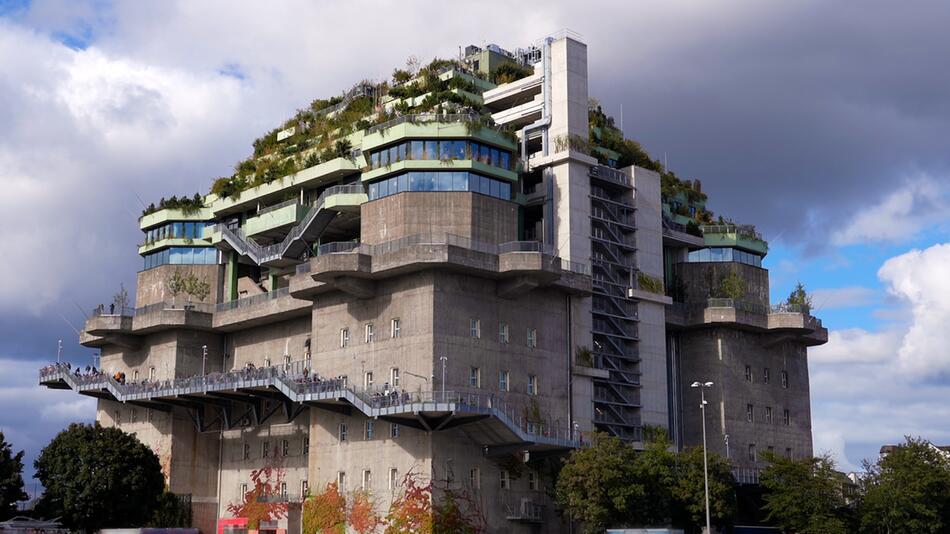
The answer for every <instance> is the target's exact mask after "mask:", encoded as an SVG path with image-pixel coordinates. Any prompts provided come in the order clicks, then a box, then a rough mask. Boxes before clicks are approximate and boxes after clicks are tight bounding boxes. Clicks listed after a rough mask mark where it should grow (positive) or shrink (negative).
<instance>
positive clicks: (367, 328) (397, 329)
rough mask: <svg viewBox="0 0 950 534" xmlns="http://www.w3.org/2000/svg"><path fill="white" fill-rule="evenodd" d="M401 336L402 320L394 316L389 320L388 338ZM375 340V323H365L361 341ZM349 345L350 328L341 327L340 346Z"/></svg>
mask: <svg viewBox="0 0 950 534" xmlns="http://www.w3.org/2000/svg"><path fill="white" fill-rule="evenodd" d="M398 337H402V322H401V321H400V320H399V318H398V317H394V318H393V319H391V320H390V321H389V338H390V339H396V338H398ZM375 341H376V325H375V324H373V323H366V324H365V325H363V343H373V342H375ZM349 346H350V329H349V328H341V329H340V348H341V349H343V348H346V347H349Z"/></svg>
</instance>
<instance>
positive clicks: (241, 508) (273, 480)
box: [228, 460, 287, 530]
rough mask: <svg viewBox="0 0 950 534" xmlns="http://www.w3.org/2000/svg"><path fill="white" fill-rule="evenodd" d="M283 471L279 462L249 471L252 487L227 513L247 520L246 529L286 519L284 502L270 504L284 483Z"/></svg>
mask: <svg viewBox="0 0 950 534" xmlns="http://www.w3.org/2000/svg"><path fill="white" fill-rule="evenodd" d="M284 475H285V470H284V466H283V465H282V464H281V463H280V461H279V460H276V461H274V462H272V463H270V464H268V465H265V466H264V467H261V468H260V469H255V470H253V471H251V482H252V483H253V487H251V488H250V489H248V490H247V493H245V494H244V495H243V496H242V497H243V500H242V502H239V503H231V504H229V505H228V511H229V512H231V515H233V516H234V517H245V518H247V528H249V529H255V530H256V529H257V528H258V526H259V525H260V523H261V521H274V520H276V519H281V518H284V517H287V503H286V502H279V501H278V502H270V501H269V500H268V497H271V496H273V495H276V494H277V493H278V490H279V488H280V485H281V483H282V482H283V481H284Z"/></svg>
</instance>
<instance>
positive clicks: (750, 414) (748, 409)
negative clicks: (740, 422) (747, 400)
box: [745, 404, 755, 423]
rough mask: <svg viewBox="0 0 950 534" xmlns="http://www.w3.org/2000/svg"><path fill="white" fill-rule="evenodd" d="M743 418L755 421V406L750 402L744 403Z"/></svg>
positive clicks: (751, 421)
mask: <svg viewBox="0 0 950 534" xmlns="http://www.w3.org/2000/svg"><path fill="white" fill-rule="evenodd" d="M745 420H746V421H748V422H750V423H754V422H755V408H754V407H753V406H752V405H751V404H746V405H745Z"/></svg>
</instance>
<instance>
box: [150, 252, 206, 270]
mask: <svg viewBox="0 0 950 534" xmlns="http://www.w3.org/2000/svg"><path fill="white" fill-rule="evenodd" d="M143 257H144V258H145V269H151V268H153V267H158V266H159V265H214V264H216V263H218V249H216V248H214V247H168V248H166V249H163V250H159V251H156V252H152V253H151V254H146V255H145V256H143Z"/></svg>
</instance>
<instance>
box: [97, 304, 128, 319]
mask: <svg viewBox="0 0 950 534" xmlns="http://www.w3.org/2000/svg"><path fill="white" fill-rule="evenodd" d="M92 316H93V317H134V316H135V308H132V307H130V306H122V307H115V306H113V307H110V308H107V307H105V306H97V307H96V308H93V310H92Z"/></svg>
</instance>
